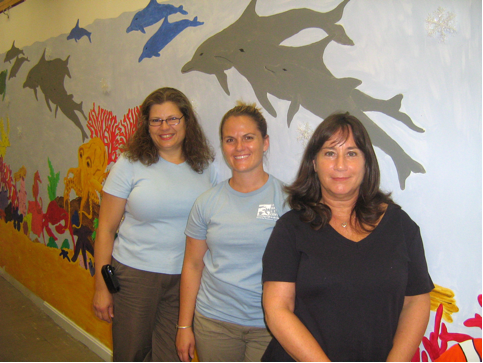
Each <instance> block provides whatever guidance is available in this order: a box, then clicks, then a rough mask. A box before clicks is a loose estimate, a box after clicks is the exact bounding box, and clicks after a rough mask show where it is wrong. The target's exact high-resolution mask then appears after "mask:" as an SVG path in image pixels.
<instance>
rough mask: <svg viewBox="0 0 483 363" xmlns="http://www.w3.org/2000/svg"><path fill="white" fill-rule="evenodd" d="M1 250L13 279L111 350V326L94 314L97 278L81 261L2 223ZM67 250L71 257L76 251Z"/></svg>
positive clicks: (3, 264) (1, 262) (0, 261)
mask: <svg viewBox="0 0 483 363" xmlns="http://www.w3.org/2000/svg"><path fill="white" fill-rule="evenodd" d="M0 251H1V253H0V266H1V267H2V268H4V269H5V271H6V272H7V273H8V274H9V275H10V276H12V277H13V278H14V279H16V280H17V281H19V282H20V283H21V284H22V285H24V286H25V287H26V288H27V289H29V290H30V291H32V292H33V293H34V294H35V295H37V296H38V297H39V298H40V299H42V300H44V301H46V302H48V303H49V304H50V305H52V306H53V307H54V308H56V309H57V310H59V311H60V312H61V313H63V314H64V315H65V316H67V317H68V318H69V319H71V320H72V321H73V322H75V323H76V324H77V325H78V326H79V327H80V328H81V329H83V330H84V331H86V332H87V333H89V334H91V335H92V336H93V337H95V338H96V339H98V340H99V341H100V342H101V343H102V344H104V345H105V346H106V347H108V348H109V349H112V338H111V326H110V324H108V323H106V322H103V321H101V320H99V319H97V318H96V316H95V315H94V312H93V311H92V298H93V296H94V278H93V277H92V276H91V275H90V273H89V271H88V270H86V269H85V268H83V267H81V266H80V265H79V261H77V262H69V261H68V260H67V259H63V258H62V256H60V255H59V254H60V250H59V249H57V248H50V247H47V246H46V245H44V244H42V243H37V242H33V241H31V240H30V239H29V238H28V237H27V236H26V235H25V234H24V233H23V232H19V231H17V230H16V229H15V228H13V224H12V223H11V222H9V223H5V222H4V221H3V220H0ZM67 251H68V253H69V256H72V254H73V251H72V250H67ZM88 256H89V257H92V256H90V255H88Z"/></svg>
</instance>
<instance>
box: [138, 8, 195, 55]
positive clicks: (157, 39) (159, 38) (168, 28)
mask: <svg viewBox="0 0 483 363" xmlns="http://www.w3.org/2000/svg"><path fill="white" fill-rule="evenodd" d="M203 24H204V23H203V22H201V21H198V17H197V16H195V17H194V19H193V20H189V19H183V20H180V21H176V22H174V23H170V22H169V21H168V18H165V19H164V21H163V24H161V27H160V28H159V29H158V31H157V32H156V33H154V34H153V36H152V37H151V38H149V40H148V41H147V42H146V45H145V46H144V48H143V52H142V53H141V56H140V57H139V62H141V61H142V60H143V59H144V58H151V57H159V52H161V50H162V49H163V48H164V47H165V46H166V45H168V43H169V42H170V41H172V40H173V39H174V38H175V37H176V36H177V35H178V34H179V33H181V32H182V31H183V30H185V29H186V28H188V27H190V26H193V27H195V26H200V25H203Z"/></svg>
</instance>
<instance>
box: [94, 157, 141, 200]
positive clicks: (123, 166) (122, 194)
mask: <svg viewBox="0 0 483 363" xmlns="http://www.w3.org/2000/svg"><path fill="white" fill-rule="evenodd" d="M133 174H134V166H133V165H132V163H131V162H130V161H129V160H128V159H127V158H126V157H125V156H124V155H121V156H120V157H119V159H118V160H117V161H116V163H115V164H114V166H113V167H112V169H111V171H110V172H109V176H108V177H107V180H106V182H105V183H104V186H103V188H102V190H103V191H104V192H106V193H108V194H111V195H114V196H115V197H119V198H124V199H127V198H128V197H129V194H131V191H132V188H133V179H134V178H133V176H134V175H133Z"/></svg>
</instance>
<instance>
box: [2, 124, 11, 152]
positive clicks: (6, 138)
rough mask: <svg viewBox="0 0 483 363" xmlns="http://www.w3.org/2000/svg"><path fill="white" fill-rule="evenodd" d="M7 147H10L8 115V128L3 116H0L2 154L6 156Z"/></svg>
mask: <svg viewBox="0 0 483 363" xmlns="http://www.w3.org/2000/svg"><path fill="white" fill-rule="evenodd" d="M7 147H10V119H9V118H8V117H7V130H6V131H5V129H4V125H3V118H0V156H1V157H5V154H6V153H7Z"/></svg>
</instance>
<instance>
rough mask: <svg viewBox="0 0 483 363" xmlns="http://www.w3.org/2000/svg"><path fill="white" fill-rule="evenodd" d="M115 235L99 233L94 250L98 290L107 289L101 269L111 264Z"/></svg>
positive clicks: (105, 232)
mask: <svg viewBox="0 0 483 363" xmlns="http://www.w3.org/2000/svg"><path fill="white" fill-rule="evenodd" d="M114 235H115V233H110V232H109V231H103V230H101V229H99V230H98V231H97V238H96V245H95V248H94V256H95V257H94V261H95V270H96V273H95V275H94V278H95V283H96V290H102V289H107V287H106V284H105V282H104V279H103V277H102V273H101V269H102V266H104V265H107V264H110V263H111V259H112V257H111V256H112V248H113V245H114Z"/></svg>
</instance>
